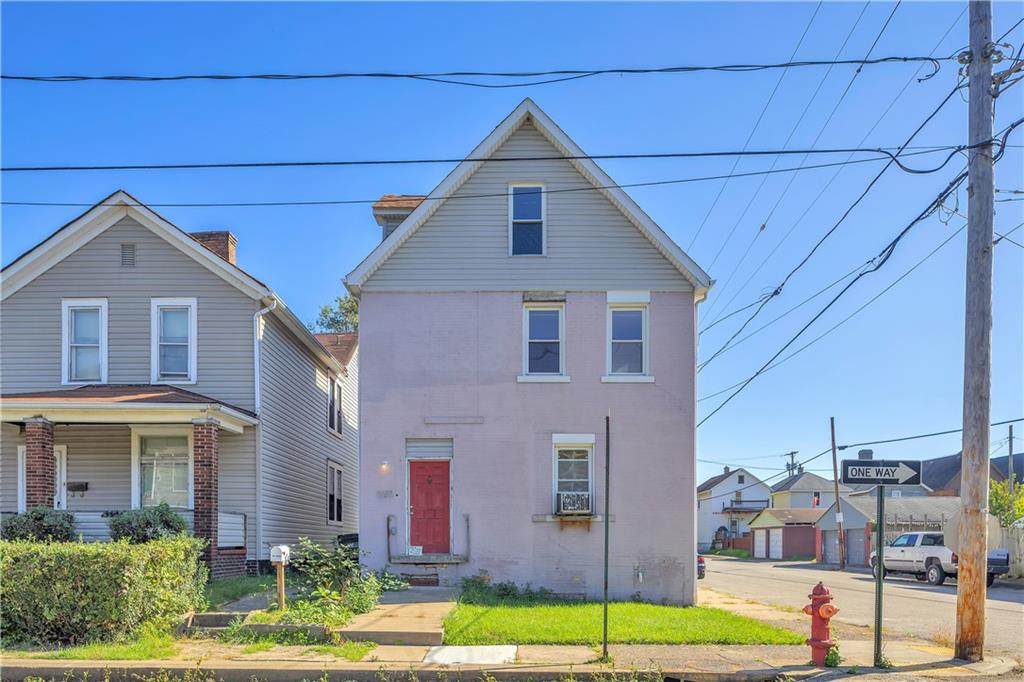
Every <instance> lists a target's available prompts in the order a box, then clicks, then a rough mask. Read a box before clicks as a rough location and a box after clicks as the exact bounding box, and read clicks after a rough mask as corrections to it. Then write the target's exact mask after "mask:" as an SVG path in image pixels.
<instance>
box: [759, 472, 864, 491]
mask: <svg viewBox="0 0 1024 682" xmlns="http://www.w3.org/2000/svg"><path fill="white" fill-rule="evenodd" d="M787 490H788V491H791V492H823V493H828V492H834V490H835V483H834V482H833V481H830V480H828V479H826V478H822V477H821V476H819V475H818V474H814V473H811V472H810V471H803V472H801V473H798V474H793V475H792V476H790V477H789V478H786V479H784V480H782V481H779V482H778V483H776V484H775V485H773V486H772V492H773V493H781V492H784V491H787ZM839 492H841V493H847V492H850V488H849V487H847V486H845V485H843V484H842V483H840V484H839Z"/></svg>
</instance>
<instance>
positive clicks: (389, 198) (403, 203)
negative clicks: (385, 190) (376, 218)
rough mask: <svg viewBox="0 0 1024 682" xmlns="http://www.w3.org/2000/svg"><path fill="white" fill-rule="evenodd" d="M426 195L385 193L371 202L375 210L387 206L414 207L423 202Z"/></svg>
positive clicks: (387, 207)
mask: <svg viewBox="0 0 1024 682" xmlns="http://www.w3.org/2000/svg"><path fill="white" fill-rule="evenodd" d="M424 199H426V196H424V195H422V194H385V195H384V196H382V197H381V198H380V199H377V201H375V202H374V203H373V208H374V209H377V210H381V209H389V208H416V207H417V206H419V205H420V204H422V203H423V200H424Z"/></svg>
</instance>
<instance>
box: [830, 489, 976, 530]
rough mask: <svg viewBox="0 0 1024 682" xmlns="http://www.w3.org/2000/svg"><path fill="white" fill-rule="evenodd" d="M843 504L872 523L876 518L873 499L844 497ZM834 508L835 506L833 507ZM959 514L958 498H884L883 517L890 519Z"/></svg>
mask: <svg viewBox="0 0 1024 682" xmlns="http://www.w3.org/2000/svg"><path fill="white" fill-rule="evenodd" d="M843 502H844V503H846V504H849V506H851V507H853V508H854V509H856V510H857V511H859V512H860V513H861V514H863V515H864V516H865V517H866V518H867V519H868V520H869V521H871V522H872V523H873V522H874V521H875V518H876V517H877V514H876V511H877V510H878V501H877V500H876V499H875V498H865V497H864V496H862V495H857V496H850V497H844V498H843ZM833 506H835V505H833ZM959 513H960V498H959V497H941V496H938V497H935V496H925V497H887V498H885V515H886V517H888V518H890V519H891V518H892V517H893V516H894V515H895V516H896V517H899V518H905V519H910V518H911V517H913V518H914V519H924V517H925V516H928V517H929V518H931V519H941V518H942V517H943V516H945V517H946V518H952V517H953V516H955V515H956V514H959Z"/></svg>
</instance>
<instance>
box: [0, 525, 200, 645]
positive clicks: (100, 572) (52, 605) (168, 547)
mask: <svg viewBox="0 0 1024 682" xmlns="http://www.w3.org/2000/svg"><path fill="white" fill-rule="evenodd" d="M204 546H205V541H203V540H199V539H197V538H193V537H190V536H188V535H179V536H176V537H172V538H166V539H163V540H154V541H153V542H147V543H144V544H129V543H128V542H125V541H118V542H106V543H99V542H94V543H80V542H70V543H38V542H22V541H13V542H9V541H3V542H0V575H2V576H3V579H2V580H0V631H2V632H3V638H4V640H5V641H7V642H25V643H35V644H50V643H67V644H77V643H81V642H91V641H102V640H116V639H123V638H126V637H131V636H132V635H134V634H135V633H136V632H137V631H138V630H139V628H140V627H141V626H142V624H143V623H146V622H156V623H160V624H164V623H166V624H169V623H170V622H171V621H172V620H173V619H174V618H176V617H179V616H182V615H184V614H186V613H188V612H190V611H193V610H197V609H199V608H201V607H202V606H203V600H204V597H203V588H204V587H205V585H206V578H207V569H206V566H205V565H204V564H203V563H202V562H201V561H200V560H199V555H200V552H201V551H202V550H203V547H204Z"/></svg>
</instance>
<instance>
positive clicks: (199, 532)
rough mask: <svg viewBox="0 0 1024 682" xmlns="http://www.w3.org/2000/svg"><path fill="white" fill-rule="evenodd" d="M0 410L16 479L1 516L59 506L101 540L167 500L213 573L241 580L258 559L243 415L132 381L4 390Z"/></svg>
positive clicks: (248, 423) (249, 424)
mask: <svg viewBox="0 0 1024 682" xmlns="http://www.w3.org/2000/svg"><path fill="white" fill-rule="evenodd" d="M0 409H2V414H3V422H4V429H5V430H4V439H3V440H4V447H3V452H2V456H3V468H4V470H5V471H11V470H15V469H16V471H17V477H16V479H17V484H16V488H17V489H16V491H10V490H9V489H8V488H7V487H6V486H5V490H3V491H2V492H3V493H4V494H3V497H2V499H0V502H2V507H0V509H2V510H3V511H4V512H13V511H24V510H26V509H31V508H34V507H38V506H46V507H53V508H57V509H65V510H67V511H70V512H71V513H72V514H74V517H75V525H76V532H78V533H79V534H80V535H81V536H82V538H83V539H84V540H87V541H93V540H98V541H103V540H108V539H109V538H110V529H109V526H108V522H109V519H110V517H112V516H114V515H116V514H117V513H118V512H122V511H125V510H129V509H138V508H141V507H147V506H150V505H154V504H158V503H160V502H166V503H167V504H169V505H170V506H171V507H172V509H174V511H175V512H177V513H179V514H180V515H181V516H182V517H184V519H185V521H186V523H187V525H188V527H189V529H190V530H191V531H192V532H193V533H194V534H195V535H196V536H197V537H201V538H204V539H206V540H208V541H209V545H208V547H207V549H206V551H205V553H204V556H203V559H204V561H206V562H207V564H208V565H209V567H210V570H211V573H212V574H213V575H215V576H218V577H221V576H230V575H241V574H244V573H245V571H246V564H247V560H251V561H253V562H255V561H256V559H257V558H258V557H257V556H256V554H255V552H250V549H252V550H254V549H255V542H254V537H255V533H254V531H255V529H254V528H252V527H251V526H252V525H253V524H252V523H250V516H251V517H252V519H251V520H252V521H254V520H255V499H254V494H253V492H252V491H253V488H254V487H255V432H254V431H255V430H254V428H253V427H254V426H255V424H256V418H255V415H253V414H252V413H249V412H247V411H245V410H241V409H240V408H235V407H232V406H229V405H225V404H224V403H221V402H218V401H215V400H212V399H210V398H207V397H205V396H201V395H199V394H196V393H191V392H189V391H184V390H182V389H179V388H176V387H171V386H135V385H132V386H125V385H107V386H85V387H81V388H77V389H72V390H64V391H49V392H45V393H33V394H13V395H8V396H3V397H2V398H0ZM15 428H16V429H17V431H15V430H14V429H15ZM15 450H16V452H15ZM12 465H15V466H12ZM12 492H14V494H13V495H12V494H11V493H12ZM14 498H16V505H15V504H12V502H13V501H14Z"/></svg>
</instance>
